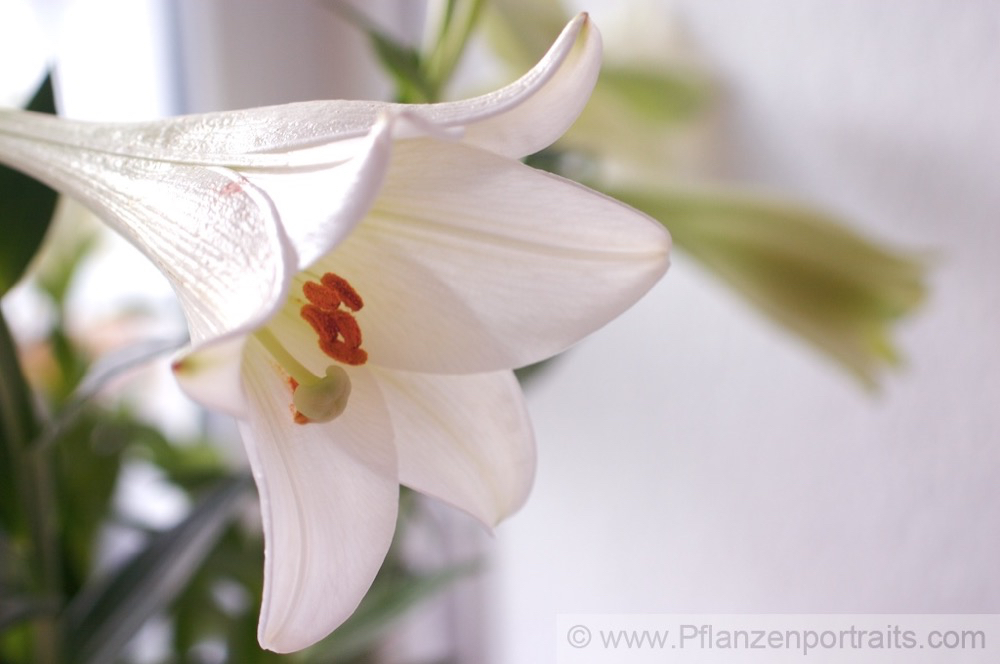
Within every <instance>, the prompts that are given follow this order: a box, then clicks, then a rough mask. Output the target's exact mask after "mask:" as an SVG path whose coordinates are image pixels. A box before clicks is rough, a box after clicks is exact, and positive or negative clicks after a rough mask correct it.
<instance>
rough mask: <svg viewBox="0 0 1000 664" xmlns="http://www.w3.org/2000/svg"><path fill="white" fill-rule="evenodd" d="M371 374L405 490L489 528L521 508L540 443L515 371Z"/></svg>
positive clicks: (375, 372) (383, 371)
mask: <svg viewBox="0 0 1000 664" xmlns="http://www.w3.org/2000/svg"><path fill="white" fill-rule="evenodd" d="M373 373H374V374H375V377H376V378H377V380H378V382H379V386H380V387H381V388H382V393H383V394H384V395H385V399H386V404H387V405H388V406H389V412H390V413H392V424H393V428H394V429H395V431H396V450H397V454H398V456H399V479H400V482H401V483H402V484H404V485H406V486H408V487H410V488H412V489H416V490H417V491H419V492H421V493H424V494H427V495H429V496H434V497H435V498H439V499H440V500H443V501H445V502H447V503H449V504H451V505H454V506H455V507H458V508H459V509H462V510H464V511H466V512H468V513H469V514H471V515H472V516H474V517H476V518H477V519H479V520H480V521H482V522H483V524H485V525H486V526H489V527H492V526H495V525H496V524H497V523H499V522H500V521H501V520H502V519H503V518H504V517H506V516H508V515H510V514H512V513H513V512H515V511H516V510H517V509H518V508H520V507H521V505H522V504H523V503H524V501H525V499H527V497H528V493H529V491H530V490H531V484H532V481H533V479H534V476H535V443H534V435H533V433H532V430H531V422H530V421H529V419H528V413H527V410H526V409H525V407H524V399H523V396H522V394H521V388H520V386H519V385H518V383H517V380H516V379H515V378H514V374H513V373H512V372H510V371H500V372H496V373H488V374H472V375H465V376H441V375H432V374H419V373H409V372H403V371H386V370H375V371H374V372H373Z"/></svg>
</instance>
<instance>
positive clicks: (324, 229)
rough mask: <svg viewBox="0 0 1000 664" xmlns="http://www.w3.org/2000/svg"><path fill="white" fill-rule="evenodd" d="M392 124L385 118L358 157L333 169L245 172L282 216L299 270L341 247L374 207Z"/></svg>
mask: <svg viewBox="0 0 1000 664" xmlns="http://www.w3.org/2000/svg"><path fill="white" fill-rule="evenodd" d="M392 126H393V118H392V117H391V116H385V117H383V118H382V119H381V120H380V121H378V122H376V123H375V126H374V127H373V128H372V130H371V133H370V134H369V136H368V137H367V139H366V140H365V142H364V143H363V144H362V146H361V147H360V149H359V150H358V152H357V154H355V155H354V156H353V157H352V158H351V159H349V160H347V161H345V162H343V163H341V164H339V165H336V166H333V167H330V166H326V167H322V168H318V169H316V170H311V171H296V172H295V173H288V172H287V171H285V172H282V171H280V170H278V171H267V170H264V171H247V172H246V176H247V178H248V179H250V181H252V182H253V183H254V184H256V185H257V186H259V187H260V188H261V189H263V190H264V191H266V192H267V195H268V197H269V198H270V199H271V201H272V202H273V203H274V206H275V208H276V209H277V210H278V211H279V212H280V214H281V220H282V224H283V227H284V230H285V233H286V234H287V235H288V238H289V240H290V241H291V243H292V245H293V246H294V247H295V252H296V254H297V256H298V260H297V266H298V269H299V270H303V269H305V268H307V267H308V266H310V265H311V264H312V263H314V262H315V261H316V259H317V258H319V257H320V256H322V255H323V254H325V253H327V252H329V251H330V250H331V249H333V247H335V246H336V245H337V244H339V243H340V242H341V240H343V239H344V237H346V236H347V234H348V233H350V232H351V231H352V230H353V229H354V226H355V225H356V224H357V223H358V222H359V221H361V219H362V218H363V217H364V215H365V213H366V212H367V211H368V208H370V207H371V205H372V203H374V201H375V197H376V196H377V195H378V192H379V189H380V188H381V187H382V181H383V179H384V177H385V172H386V170H387V169H388V167H389V156H390V155H391V154H392ZM319 201H322V203H320V204H318V202H319Z"/></svg>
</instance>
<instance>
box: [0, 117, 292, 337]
mask: <svg viewBox="0 0 1000 664" xmlns="http://www.w3.org/2000/svg"><path fill="white" fill-rule="evenodd" d="M0 159H2V160H3V161H5V162H7V163H9V164H11V165H12V166H14V167H15V168H19V169H22V170H23V171H24V172H25V173H28V174H29V175H32V176H33V177H36V178H38V179H39V180H41V181H42V182H45V183H46V184H48V185H49V186H51V187H53V188H54V189H57V190H59V191H61V192H63V193H66V194H68V195H70V196H72V197H74V198H76V199H77V200H79V201H80V202H81V203H83V204H84V205H86V206H87V207H89V208H90V209H91V210H92V211H94V212H95V213H96V214H97V215H99V216H100V217H102V218H103V219H104V220H105V221H106V222H107V223H108V224H109V225H110V226H111V227H112V228H113V229H115V230H116V231H118V232H119V233H121V234H122V235H123V236H124V237H126V238H128V239H129V241H131V242H132V243H133V244H135V245H136V246H137V247H138V248H139V249H140V251H142V252H143V253H144V254H146V256H148V257H149V258H150V260H152V261H153V263H154V264H156V266H157V267H158V268H159V269H160V270H161V271H162V272H163V273H164V274H165V275H166V277H167V278H168V279H169V280H170V283H171V284H172V285H173V287H174V289H175V290H176V291H177V295H178V297H179V298H180V300H181V304H182V306H183V308H184V312H185V314H186V315H187V318H188V325H189V328H190V331H191V338H192V341H193V342H194V343H195V344H196V345H197V344H198V343H199V342H201V341H203V340H205V339H208V338H210V337H213V336H215V335H219V334H224V333H228V332H232V331H234V330H236V329H249V328H250V327H254V326H256V325H258V324H260V323H262V322H263V321H264V320H266V318H267V317H268V316H270V314H271V313H272V312H273V311H274V309H275V308H276V307H278V306H279V305H280V304H282V303H283V301H284V298H285V291H286V286H287V279H288V275H287V274H286V273H287V272H288V270H289V268H292V269H294V265H289V260H288V258H289V254H288V250H289V246H290V245H289V244H288V242H287V240H286V239H285V238H284V235H283V233H282V230H281V228H280V226H279V225H278V221H277V219H276V217H275V213H274V209H273V208H272V206H271V202H270V200H269V199H268V198H267V196H265V195H264V194H263V193H261V192H260V191H259V190H258V189H257V188H256V187H255V186H253V185H252V184H251V183H249V182H248V181H247V180H246V179H245V178H243V177H241V176H240V175H239V174H237V173H234V172H233V171H230V170H226V169H222V168H214V167H213V168H203V167H199V166H189V165H186V164H169V163H165V162H159V161H148V160H141V159H131V158H125V157H117V156H114V155H108V154H104V153H97V152H87V151H79V150H75V149H73V148H69V147H65V146H62V145H59V144H55V143H49V142H45V141H33V140H26V139H22V138H17V137H13V136H10V135H7V134H4V133H3V132H0Z"/></svg>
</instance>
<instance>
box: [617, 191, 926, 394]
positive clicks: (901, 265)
mask: <svg viewBox="0 0 1000 664" xmlns="http://www.w3.org/2000/svg"><path fill="white" fill-rule="evenodd" d="M607 193H609V194H610V195H612V196H614V197H615V198H618V199H619V200H621V201H624V202H626V203H628V204H630V205H632V206H634V207H636V208H638V209H640V210H642V211H643V212H646V213H647V214H649V215H650V216H652V217H655V218H656V219H659V220H660V222H662V223H663V224H664V225H665V226H666V227H667V228H668V229H669V230H670V232H671V234H672V235H673V238H674V241H675V242H676V243H677V245H678V246H679V247H681V248H682V249H684V250H685V251H686V252H687V253H689V254H690V255H691V256H693V257H694V258H696V259H698V260H699V261H701V263H702V264H704V265H705V266H706V267H707V268H709V269H710V270H711V271H712V272H714V273H715V274H716V275H718V276H719V277H721V278H722V279H723V280H724V281H725V282H726V283H728V284H729V285H730V286H731V287H732V288H733V289H734V290H736V291H737V292H738V293H740V294H741V295H743V296H744V297H746V298H747V299H748V300H749V301H750V302H752V303H753V304H754V305H756V306H757V307H758V308H759V309H761V310H762V311H763V312H764V313H766V314H767V315H769V316H770V317H772V318H773V319H774V320H776V321H778V322H779V323H781V324H782V325H784V326H785V327H787V328H788V329H789V330H791V331H792V332H794V333H796V334H798V335H799V336H801V337H802V338H803V339H805V340H807V341H809V342H810V343H812V344H813V345H814V346H815V347H816V348H818V349H819V350H820V351H822V352H823V353H825V354H826V355H828V356H829V357H831V358H833V359H834V360H836V361H837V362H838V363H839V364H840V365H841V366H842V367H844V368H845V369H847V370H848V371H849V372H850V373H852V374H853V375H854V376H855V377H856V378H857V379H858V380H859V381H861V382H862V383H863V384H864V385H865V386H866V387H869V388H872V387H875V386H876V385H877V382H878V377H879V373H880V371H881V370H882V369H883V368H885V367H886V366H891V365H895V364H898V362H899V356H898V353H897V351H896V349H895V347H894V345H893V343H892V339H891V335H892V326H893V325H894V324H895V323H897V322H898V321H899V320H900V319H902V318H903V317H905V316H907V315H909V314H911V313H912V312H913V311H914V310H915V309H916V308H917V306H918V305H920V304H921V303H922V302H923V300H924V297H925V295H926V286H925V284H924V272H925V267H924V264H923V262H922V261H920V260H917V259H915V258H913V257H911V256H906V255H903V254H901V253H899V252H896V251H894V250H891V249H888V248H886V247H882V246H879V245H878V244H876V243H875V242H873V241H871V240H869V239H867V238H865V237H862V236H861V235H859V234H858V233H856V232H854V231H853V230H851V229H850V228H848V227H847V226H845V225H844V224H842V223H841V222H840V221H838V220H836V219H833V218H831V217H828V216H825V215H823V214H821V213H819V212H817V211H815V210H812V209H809V208H806V207H801V206H795V205H790V204H787V203H778V202H774V201H766V200H762V199H755V198H749V197H744V198H741V197H737V196H733V195H725V196H723V195H711V194H697V193H676V192H666V191H628V190H611V191H608V192H607Z"/></svg>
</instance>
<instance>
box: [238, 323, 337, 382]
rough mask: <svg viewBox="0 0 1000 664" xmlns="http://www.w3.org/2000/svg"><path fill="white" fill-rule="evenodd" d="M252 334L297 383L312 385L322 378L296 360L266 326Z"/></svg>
mask: <svg viewBox="0 0 1000 664" xmlns="http://www.w3.org/2000/svg"><path fill="white" fill-rule="evenodd" d="M253 335H254V337H256V338H257V341H259V342H260V343H261V345H263V346H264V348H266V349H267V352H269V353H270V354H271V356H272V357H273V358H274V359H275V360H277V361H278V364H280V365H281V368H282V369H284V370H285V371H287V372H288V375H289V376H291V377H292V378H294V379H295V382H296V383H298V384H299V385H314V384H316V383H318V382H319V381H320V380H322V379H321V378H320V377H319V376H317V375H316V374H314V373H313V372H311V371H309V369H306V368H305V366H303V365H302V363H301V362H299V361H298V360H296V359H295V358H294V357H293V356H292V354H291V353H289V352H288V350H287V349H286V348H285V347H284V346H283V345H282V344H281V342H280V341H278V338H277V337H275V336H274V334H273V333H272V332H271V331H270V330H269V329H267V328H266V327H262V328H260V329H258V330H257V331H256V332H254V333H253Z"/></svg>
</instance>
